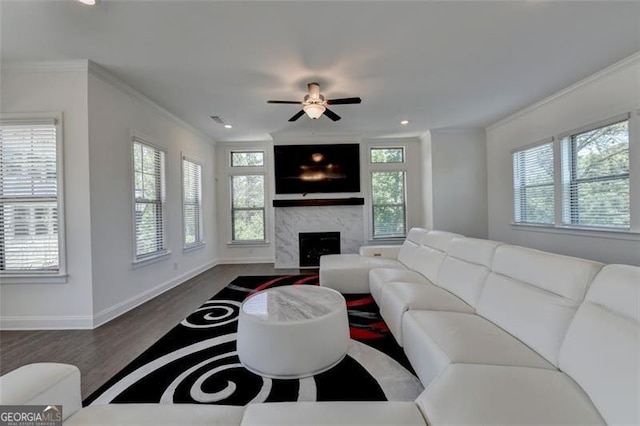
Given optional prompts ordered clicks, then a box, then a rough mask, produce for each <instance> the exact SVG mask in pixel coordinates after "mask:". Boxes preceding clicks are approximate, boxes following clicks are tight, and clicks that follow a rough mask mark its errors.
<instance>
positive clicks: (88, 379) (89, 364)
mask: <svg viewBox="0 0 640 426" xmlns="http://www.w3.org/2000/svg"><path fill="white" fill-rule="evenodd" d="M317 272H318V271H317V269H312V270H307V269H305V270H298V269H274V267H273V264H243V265H218V266H215V267H213V268H211V269H209V270H208V271H205V272H203V273H201V274H200V275H198V276H196V277H194V278H192V279H190V280H188V281H186V282H185V283H183V284H181V285H179V286H177V287H175V288H173V289H171V290H169V291H167V292H165V293H163V294H161V295H160V296H158V297H156V298H155V299H152V300H150V301H148V302H146V303H144V304H143V305H140V306H138V307H137V308H135V309H132V310H131V311H129V312H127V313H125V314H124V315H121V316H120V317H118V318H116V319H114V320H112V321H110V322H108V323H107V324H104V325H102V326H100V327H98V328H96V329H95V330H46V331H0V375H1V374H4V373H6V372H8V371H11V370H13V369H15V368H18V367H20V366H21V365H25V364H29V363H32V362H45V361H46V362H62V363H67V364H73V365H77V366H78V368H80V371H81V373H82V397H83V398H86V397H87V396H89V395H90V394H91V393H92V392H93V391H95V390H96V389H98V387H100V385H102V384H103V383H104V382H106V381H107V380H108V379H109V378H111V377H112V376H113V375H115V374H116V373H117V372H118V371H120V370H121V369H122V368H123V367H124V366H125V365H127V364H128V363H129V362H131V361H132V360H133V359H134V358H135V357H137V356H138V355H140V354H141V353H142V352H143V351H144V350H145V349H147V348H148V347H149V346H151V344H153V343H154V342H155V341H157V340H158V339H159V338H160V337H162V336H163V335H164V334H166V333H167V332H168V331H169V330H170V329H171V328H173V327H174V326H175V325H177V324H178V323H179V322H180V321H181V320H182V319H184V318H185V317H186V316H187V315H189V314H190V313H191V312H193V311H194V310H195V309H196V308H198V307H199V306H200V305H202V304H203V303H204V302H205V301H206V300H208V299H209V298H211V296H213V295H214V294H216V293H217V292H218V291H220V290H221V289H222V288H224V287H225V286H226V285H227V284H229V283H230V282H231V281H232V280H233V279H235V278H236V277H237V276H240V275H286V274H310V273H317Z"/></svg>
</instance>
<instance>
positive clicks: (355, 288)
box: [320, 254, 404, 293]
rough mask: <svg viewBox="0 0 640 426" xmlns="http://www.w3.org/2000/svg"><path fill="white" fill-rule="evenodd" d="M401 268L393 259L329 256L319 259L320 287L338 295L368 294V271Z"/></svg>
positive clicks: (344, 255) (343, 255)
mask: <svg viewBox="0 0 640 426" xmlns="http://www.w3.org/2000/svg"><path fill="white" fill-rule="evenodd" d="M372 267H378V268H382V267H387V268H403V269H404V266H403V265H402V264H401V263H400V262H398V261H397V260H394V259H387V258H384V257H366V256H360V255H357V254H329V255H324V256H321V257H320V285H321V286H323V287H329V288H333V289H335V290H338V291H339V292H340V293H369V269H371V268H372Z"/></svg>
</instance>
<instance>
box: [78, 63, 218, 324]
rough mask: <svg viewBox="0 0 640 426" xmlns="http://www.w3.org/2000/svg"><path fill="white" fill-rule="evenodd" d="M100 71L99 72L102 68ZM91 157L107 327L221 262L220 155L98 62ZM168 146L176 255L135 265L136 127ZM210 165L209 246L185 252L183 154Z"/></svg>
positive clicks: (206, 169)
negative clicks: (133, 138) (218, 252)
mask: <svg viewBox="0 0 640 426" xmlns="http://www.w3.org/2000/svg"><path fill="white" fill-rule="evenodd" d="M94 70H95V72H94ZM88 93H89V141H90V144H89V161H90V166H91V167H90V171H91V212H92V216H91V222H92V223H91V225H92V226H91V229H92V233H91V238H92V248H93V250H92V264H93V306H94V314H95V316H96V323H97V324H100V323H103V322H105V321H106V320H108V319H111V318H113V317H114V316H116V315H118V314H120V313H122V312H124V311H126V310H128V309H130V308H132V307H133V306H136V305H138V304H140V303H142V302H144V301H146V300H148V299H150V298H151V297H153V296H155V295H157V294H159V293H160V292H162V291H165V290H167V289H169V288H171V287H173V286H175V285H177V284H179V283H181V282H183V281H184V280H185V279H188V278H190V277H192V276H194V275H195V274H197V273H199V272H201V271H203V270H205V269H208V268H209V267H211V266H213V264H214V263H215V260H216V243H217V240H218V238H217V232H216V207H217V205H216V203H215V201H214V200H215V187H214V176H215V164H214V158H215V152H214V146H213V144H212V143H211V141H210V140H209V139H207V138H206V137H204V136H202V135H200V134H198V133H197V132H195V131H194V130H191V129H189V128H187V127H186V125H184V124H182V123H180V122H179V121H178V120H176V119H175V118H172V117H171V116H170V115H168V114H167V113H165V112H164V111H163V110H162V109H159V108H158V107H157V106H155V105H154V104H151V103H150V102H149V101H147V100H145V99H144V98H141V97H140V96H139V95H138V94H136V93H135V92H132V91H131V90H130V89H129V88H127V87H126V86H122V85H121V84H120V83H119V82H117V81H114V80H112V78H111V76H109V75H108V74H105V72H104V70H101V69H99V68H97V67H95V66H93V65H92V67H91V72H90V74H89V84H88ZM132 131H134V132H137V133H140V134H143V135H145V136H147V137H149V138H151V139H152V140H153V141H154V142H155V143H156V144H157V145H158V146H160V147H161V148H163V149H165V150H166V154H167V156H166V165H167V169H166V172H167V174H166V181H167V194H166V195H167V243H168V248H169V250H170V251H171V254H170V256H168V257H166V258H164V259H162V260H160V261H158V262H155V263H150V264H144V265H142V266H140V265H133V264H132V260H133V258H134V254H133V250H134V248H133V243H132V241H133V198H132V174H133V172H132V160H131V152H132V149H131V145H132V142H131V132H132ZM183 154H184V155H186V156H188V157H190V158H192V159H194V160H197V161H199V162H200V164H201V165H202V173H203V176H202V177H203V179H202V193H203V212H204V228H203V229H204V233H205V235H204V240H205V242H206V244H205V246H204V247H201V248H198V249H196V250H193V251H189V252H185V251H184V250H183V243H182V239H183V235H182V155H183Z"/></svg>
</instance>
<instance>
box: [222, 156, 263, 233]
mask: <svg viewBox="0 0 640 426" xmlns="http://www.w3.org/2000/svg"><path fill="white" fill-rule="evenodd" d="M229 160H230V162H229V165H230V168H229V174H230V182H229V183H230V191H231V195H230V198H231V200H230V201H231V241H232V243H242V244H247V243H264V242H265V241H266V239H267V237H266V217H265V215H266V211H265V193H266V178H265V176H266V172H267V171H266V166H265V154H264V151H263V150H260V149H255V150H232V151H231V152H230V157H229Z"/></svg>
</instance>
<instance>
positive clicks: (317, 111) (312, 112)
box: [302, 104, 327, 120]
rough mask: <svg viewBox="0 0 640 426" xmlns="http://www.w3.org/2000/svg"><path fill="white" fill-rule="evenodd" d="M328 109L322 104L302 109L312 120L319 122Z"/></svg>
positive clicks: (306, 106)
mask: <svg viewBox="0 0 640 426" xmlns="http://www.w3.org/2000/svg"><path fill="white" fill-rule="evenodd" d="M326 109H327V108H326V107H325V106H324V105H321V104H309V105H305V106H303V107H302V110H303V111H304V112H305V113H306V114H307V115H308V116H309V118H311V119H312V120H317V119H318V118H320V116H321V115H322V114H324V111H325V110H326Z"/></svg>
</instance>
